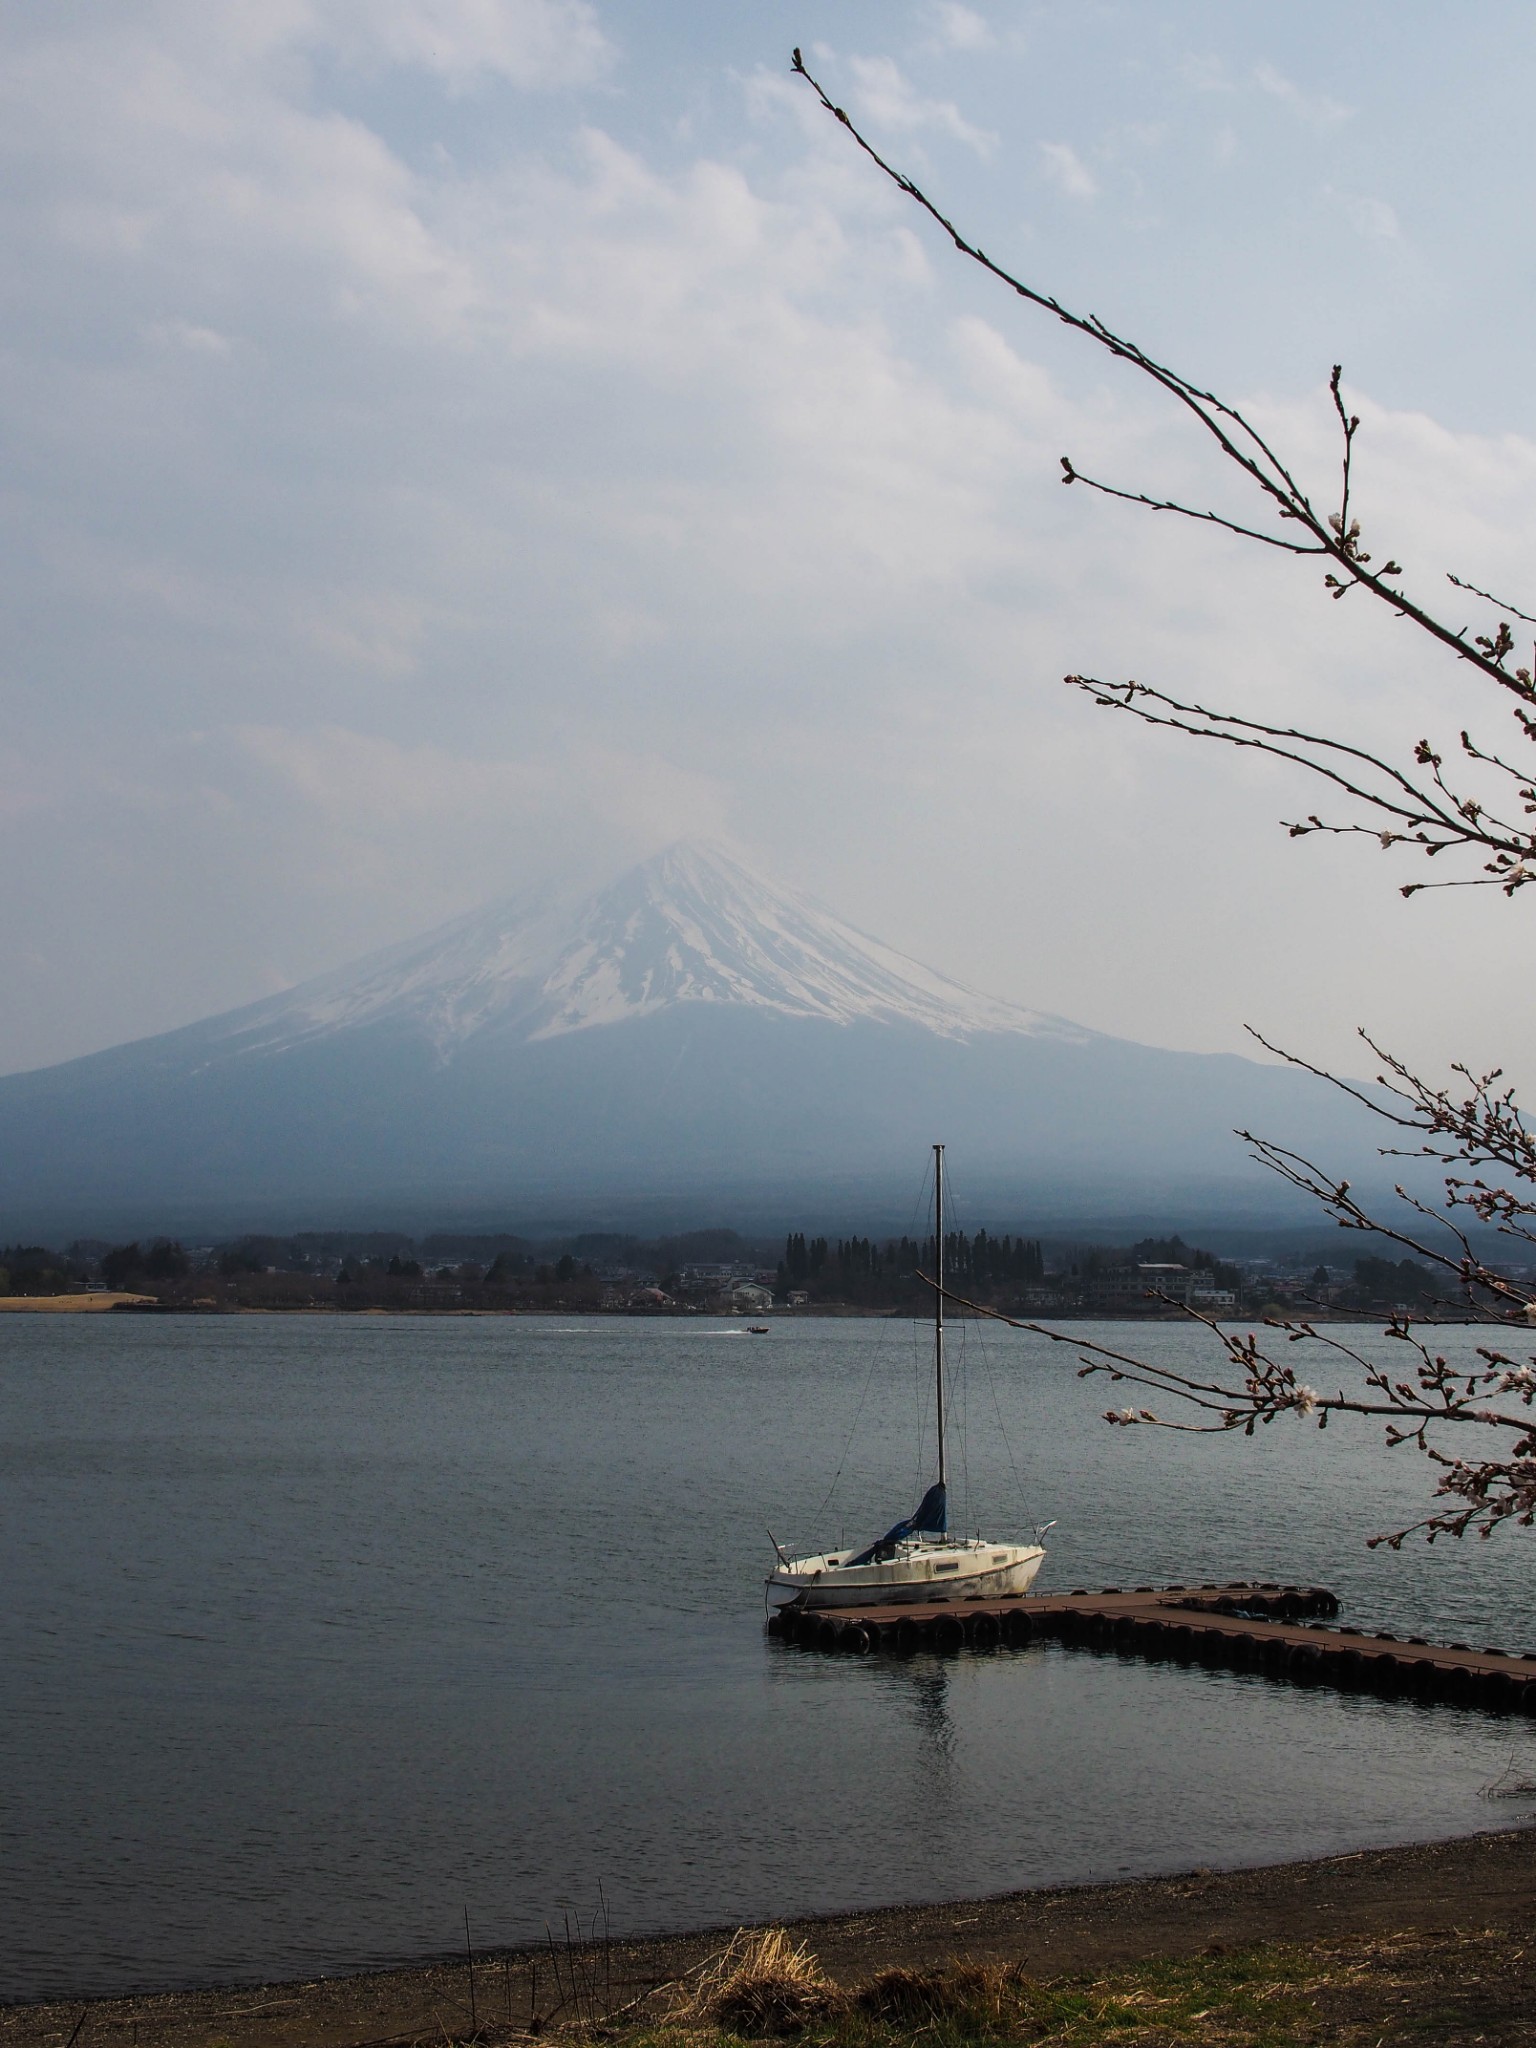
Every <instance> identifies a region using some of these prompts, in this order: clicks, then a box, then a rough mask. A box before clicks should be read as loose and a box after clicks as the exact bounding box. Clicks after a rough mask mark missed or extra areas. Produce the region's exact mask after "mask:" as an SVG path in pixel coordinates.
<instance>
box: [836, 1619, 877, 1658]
mask: <svg viewBox="0 0 1536 2048" xmlns="http://www.w3.org/2000/svg"><path fill="white" fill-rule="evenodd" d="M837 1647H838V1648H839V1649H840V1650H847V1651H849V1652H851V1654H852V1655H853V1656H855V1657H867V1656H868V1655H869V1653H870V1651H871V1650H872V1649H873V1648H874V1647H875V1639H874V1637H873V1636H872V1635H871V1634H870V1632H869V1630H868V1629H867V1628H866V1627H865V1626H864V1624H863V1622H862V1621H849V1622H845V1623H844V1624H843V1632H842V1634H841V1635H840V1636H839V1637H838V1640H837Z"/></svg>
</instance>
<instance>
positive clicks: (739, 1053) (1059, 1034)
mask: <svg viewBox="0 0 1536 2048" xmlns="http://www.w3.org/2000/svg"><path fill="white" fill-rule="evenodd" d="M1022 942H1025V943H1027V935H1026V936H1025V939H1024V940H1023V941H1022ZM1363 1120H1364V1118H1363V1112H1361V1113H1357V1121H1358V1122H1363ZM1234 1126H1242V1127H1247V1128H1250V1129H1262V1130H1265V1131H1268V1132H1272V1133H1274V1134H1275V1135H1277V1136H1280V1137H1282V1138H1283V1139H1284V1140H1285V1141H1286V1142H1288V1143H1293V1144H1295V1145H1296V1146H1297V1147H1298V1149H1300V1150H1303V1151H1307V1150H1310V1151H1311V1152H1312V1153H1313V1155H1314V1156H1315V1157H1317V1158H1319V1159H1320V1160H1324V1161H1327V1162H1328V1163H1329V1166H1330V1170H1335V1169H1336V1170H1338V1171H1340V1172H1341V1173H1345V1172H1347V1173H1349V1174H1350V1176H1351V1177H1352V1178H1356V1179H1358V1177H1359V1167H1360V1163H1361V1155H1362V1153H1364V1154H1365V1156H1366V1158H1367V1160H1368V1159H1369V1153H1368V1151H1367V1148H1366V1146H1365V1145H1364V1144H1362V1142H1361V1141H1360V1139H1359V1136H1358V1133H1356V1134H1355V1136H1354V1137H1353V1139H1351V1135H1350V1131H1349V1118H1348V1112H1347V1106H1345V1107H1343V1108H1341V1106H1340V1104H1339V1101H1338V1099H1337V1098H1336V1097H1335V1096H1334V1095H1333V1094H1332V1092H1331V1091H1328V1090H1325V1089H1323V1088H1322V1087H1320V1085H1319V1084H1317V1083H1315V1082H1313V1081H1311V1080H1309V1079H1308V1078H1307V1077H1306V1076H1304V1075H1298V1074H1295V1073H1292V1072H1290V1071H1287V1070H1284V1069H1277V1068H1274V1067H1266V1066H1259V1065H1256V1064H1254V1063H1253V1062H1251V1061H1248V1060H1241V1059H1233V1058H1229V1057H1217V1056H1213V1055H1206V1054H1196V1053H1174V1052H1163V1051H1158V1050H1156V1049H1154V1048H1151V1047H1147V1046H1139V1045H1132V1044H1129V1043H1127V1042H1126V1041H1124V1040H1122V1039H1114V1038H1109V1037H1106V1036H1104V1035H1103V1034H1102V1033H1098V1032H1093V1031H1087V1030H1084V1029H1082V1028H1081V1027H1079V1026H1077V1025H1073V1024H1069V1023H1066V1022H1065V1021H1064V1020H1062V1019H1061V1018H1058V1017H1053V1016H1050V1015H1047V1014H1044V1013H1041V1012H1038V1011H1035V1010H1030V1009H1024V1008H1021V1007H1019V1006H1016V1005H1014V1004H1010V1003H1004V1002H999V1001H997V1000H995V999H994V998H992V997H990V996H985V995H980V994H978V993H977V992H976V991H975V990H974V989H969V988H965V987H962V986H961V985H960V984H959V983H957V982H953V981H950V980H948V979H946V978H945V977H944V976H943V975H941V974H936V973H934V972H933V971H932V970H931V969H929V968H926V967H922V966H920V965H918V963H917V962H915V961H913V960H909V959H907V958H906V957H905V956H904V955H903V954H901V953H898V952H895V951H893V950H892V949H891V948H890V947H889V946H886V945H884V944H882V943H880V942H879V941H877V940H874V939H871V938H868V937H866V936H865V935H864V934H863V933H861V932H857V931H855V930H854V929H853V928H852V927H851V926H849V925H847V924H845V923H843V921H842V920H841V919H840V918H838V917H836V916H835V915H833V913H832V912H830V911H828V910H824V909H822V908H821V907H820V906H818V905H815V904H812V903H809V902H807V901H805V900H803V899H802V898H800V897H798V896H796V895H793V894H791V893H790V892H788V891H786V890H784V889H781V888H779V887H777V886H776V885H774V884H773V883H770V882H766V881H764V880H762V879H761V878H760V877H758V876H756V875H753V874H751V873H749V872H748V871H747V870H746V869H745V868H744V867H743V866H742V865H741V864H740V863H739V862H737V861H736V860H734V859H731V858H730V857H728V856H726V855H723V854H720V853H717V852H713V851H710V850H708V849H702V848H697V847H688V846H680V847H674V848H672V849H671V850H670V851H669V852H667V853H664V854H660V855H658V856H657V857H656V858H655V859H654V860H650V861H647V862H645V863H644V864H643V865H642V866H640V867H638V868H635V869H633V870H632V871H631V872H630V873H628V874H626V875H624V876H621V877H620V878H619V880H618V881H616V882H614V883H613V884H612V885H611V886H610V887H608V888H606V889H603V890H601V891H599V892H598V893H597V894H595V895H588V896H578V897H576V898H574V899H569V898H566V897H564V896H563V895H561V894H559V893H553V894H550V895H547V896H542V897H521V898H514V899H512V900H510V901H508V902H504V903H501V904H499V905H496V906H494V907H493V908H491V909H489V910H485V911H479V912H475V913H473V914H472V915H470V916H467V917H463V918H460V919H458V920H457V921H456V922H455V923H453V924H450V925H447V926H444V927H443V928H442V929H441V930H439V931H436V932H433V933H430V934H429V935H427V936H426V937H425V938H422V939H419V940H415V941H412V942H410V943H408V944H405V945H400V946H395V947H393V948H391V949H390V950H388V951H387V952H383V953H379V954H375V955H374V956H372V957H371V958H370V959H367V960H364V961H361V962H359V963H357V964H356V965H354V966H352V967H348V968H342V969H340V970H338V971H337V972H335V973H333V974H328V975H323V976H321V977H319V978H318V979H316V980H313V981H310V982H306V983H304V984H303V985H302V986H300V987H298V988H294V989H291V990H289V991H288V992H287V993H285V994H283V995H279V996H274V997H270V998H268V999H266V1000H265V1001H262V1002H259V1003H254V1004H251V1005H249V1006H248V1007H246V1008H244V1009H241V1010H237V1011H233V1012H231V1013H230V1014H228V1015H227V1016H222V1017H213V1018H209V1019H207V1020H205V1021H204V1022H202V1023H197V1024H190V1025H187V1026H185V1027H183V1028H182V1029H181V1030H179V1031H171V1032H167V1033H165V1034H163V1035H162V1036H160V1037H157V1038H149V1039H143V1040H141V1041H139V1042H138V1043H136V1044H132V1045H123V1046H118V1047H116V1048H114V1049H113V1050H112V1051H110V1052H104V1053H97V1054H94V1055H93V1056H91V1057H90V1058H88V1059H79V1060H72V1061H69V1062H68V1063H67V1064H65V1065H63V1066H58V1067H49V1068H44V1069H42V1070H41V1071H40V1072H37V1073H32V1074H13V1075H11V1076H9V1077H8V1078H4V1079H0V1242H4V1241H5V1239H6V1237H7V1236H11V1237H15V1236H21V1237H32V1238H34V1239H36V1240H38V1241H48V1240H55V1239H60V1238H63V1237H67V1236H70V1235H75V1234H80V1235H88V1236H91V1235H117V1234H130V1233H137V1232H142V1231H145V1230H149V1231H154V1230H177V1231H198V1232H201V1231H205V1230H206V1231H218V1230H222V1229H226V1228H262V1229H265V1228H274V1229H288V1228H297V1227H299V1226H300V1224H301V1223H304V1222H306V1221H307V1222H309V1223H312V1224H322V1223H325V1222H327V1221H348V1222H351V1223H354V1224H361V1223H365V1222H367V1220H368V1219H370V1218H372V1219H374V1220H376V1221H379V1222H386V1221H390V1220H396V1221H399V1220H402V1219H414V1220H416V1221H418V1222H419V1221H422V1220H427V1221H428V1222H430V1219H431V1218H432V1217H434V1216H435V1217H439V1218H463V1217H467V1216H471V1215H473V1216H476V1217H479V1218H481V1219H482V1220H483V1221H485V1222H488V1223H490V1224H492V1225H493V1226H494V1227H498V1228H506V1227H514V1228H515V1227H520V1226H524V1225H529V1224H533V1223H536V1222H538V1221H539V1220H540V1219H549V1218H551V1217H570V1216H573V1215H584V1216H587V1217H590V1218H599V1217H607V1218H609V1219H610V1221H611V1219H612V1218H613V1217H614V1216H615V1215H617V1214H621V1213H622V1214H624V1215H626V1216H628V1217H629V1218H631V1219H635V1218H636V1217H638V1216H639V1215H640V1214H642V1213H646V1212H647V1205H649V1213H650V1214H651V1215H652V1216H655V1215H656V1214H659V1213H663V1212H664V1213H666V1214H667V1215H669V1216H670V1217H672V1218H673V1219H679V1218H691V1219H692V1220H693V1221H695V1222H712V1221H714V1222H718V1221H730V1220H735V1221H737V1222H738V1223H739V1222H742V1221H744V1220H747V1219H749V1218H754V1217H755V1218H763V1217H772V1218H774V1219H775V1220H776V1221H777V1220H778V1219H783V1218H789V1219H793V1218H796V1217H798V1218H799V1219H800V1221H801V1222H802V1224H803V1223H804V1222H806V1221H807V1220H808V1219H809V1217H810V1216H811V1215H813V1214H819V1216H820V1217H821V1218H822V1220H823V1224H825V1223H827V1222H834V1223H839V1222H840V1223H842V1224H844V1225H845V1226H847V1227H856V1228H860V1229H871V1228H875V1227H879V1222H878V1219H879V1218H880V1216H882V1215H883V1216H884V1217H886V1218H887V1219H888V1220H894V1221H896V1222H898V1223H899V1222H900V1220H901V1216H903V1215H905V1213H906V1209H907V1207H908V1206H909V1205H910V1197H911V1190H912V1186H913V1177H914V1174H915V1173H917V1172H919V1171H920V1170H921V1162H922V1159H923V1158H924V1157H925V1156H926V1149H927V1147H928V1146H929V1145H930V1144H931V1143H932V1142H933V1141H934V1139H936V1138H943V1139H945V1140H946V1141H947V1142H948V1143H949V1145H950V1148H951V1152H950V1156H951V1160H952V1162H953V1164H954V1167H955V1169H956V1174H957V1178H958V1179H959V1180H960V1181H961V1183H962V1184H968V1185H969V1187H970V1188H971V1189H972V1190H973V1191H974V1192H977V1193H979V1192H980V1191H981V1190H982V1189H983V1188H986V1189H990V1190H991V1191H992V1194H991V1197H990V1201H991V1207H990V1211H989V1221H1001V1222H1004V1223H1007V1224H1010V1225H1012V1226H1017V1225H1018V1224H1019V1223H1020V1222H1021V1221H1022V1220H1023V1219H1025V1218H1034V1219H1036V1220H1037V1224H1038V1219H1040V1218H1041V1217H1044V1216H1050V1215H1053V1214H1054V1215H1056V1216H1072V1215H1077V1216H1082V1215H1085V1214H1088V1213H1092V1212H1093V1211H1095V1210H1097V1211H1099V1212H1101V1213H1102V1212H1103V1211H1104V1210H1105V1209H1110V1210H1113V1211H1118V1212H1120V1213H1123V1212H1124V1210H1125V1208H1126V1206H1127V1204H1131V1205H1136V1206H1138V1207H1139V1211H1140V1213H1143V1214H1150V1215H1152V1216H1154V1217H1163V1218H1174V1219H1176V1218H1177V1217H1178V1216H1180V1215H1183V1216H1185V1217H1187V1216H1189V1215H1190V1214H1191V1210H1190V1207H1189V1204H1190V1202H1191V1201H1194V1202H1195V1203H1196V1204H1197V1209H1196V1211H1195V1212H1194V1213H1197V1214H1199V1213H1203V1214H1207V1215H1208V1214H1210V1213H1211V1211H1212V1209H1213V1208H1214V1207H1216V1206H1218V1205H1219V1206H1221V1207H1222V1208H1223V1209H1224V1210H1230V1208H1231V1207H1232V1206H1233V1205H1234V1204H1240V1203H1243V1202H1246V1203H1248V1204H1250V1205H1252V1204H1253V1203H1255V1202H1259V1203H1268V1204H1269V1205H1270V1206H1271V1207H1272V1206H1273V1203H1274V1199H1275V1197H1274V1192H1273V1188H1272V1186H1271V1184H1270V1182H1269V1181H1268V1180H1267V1179H1266V1178H1265V1177H1264V1176H1263V1175H1261V1174H1259V1173H1258V1172H1257V1170H1256V1169H1255V1168H1253V1167H1252V1166H1251V1164H1250V1163H1249V1162H1247V1161H1246V1160H1245V1157H1244V1154H1243V1149H1242V1147H1241V1146H1240V1145H1238V1144H1236V1143H1235V1142H1234V1140H1233V1138H1232V1130H1233V1127H1234ZM829 1203H838V1204H841V1208H840V1209H838V1210H837V1213H836V1214H835V1216H829V1214H828V1204H829ZM1198 1205H1203V1207H1200V1206H1198ZM898 1208H899V1209H900V1214H899V1215H898V1214H897V1210H898Z"/></svg>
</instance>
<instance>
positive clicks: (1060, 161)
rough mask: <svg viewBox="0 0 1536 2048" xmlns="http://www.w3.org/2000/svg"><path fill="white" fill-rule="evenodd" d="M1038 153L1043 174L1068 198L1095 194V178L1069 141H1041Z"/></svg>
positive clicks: (1082, 197)
mask: <svg viewBox="0 0 1536 2048" xmlns="http://www.w3.org/2000/svg"><path fill="white" fill-rule="evenodd" d="M1040 155H1041V157H1042V158H1043V159H1044V162H1045V175H1046V176H1047V177H1048V178H1049V179H1050V181H1051V183H1052V184H1053V185H1054V186H1056V188H1057V190H1058V191H1061V192H1065V193H1066V195H1067V197H1068V198H1069V199H1092V198H1093V197H1094V196H1095V195H1096V194H1097V192H1098V189H1099V187H1098V182H1097V180H1096V179H1095V178H1094V175H1093V173H1092V172H1091V171H1090V170H1089V168H1088V166H1087V165H1086V164H1085V163H1084V162H1083V160H1082V158H1081V157H1080V156H1079V155H1078V153H1077V151H1076V150H1075V149H1074V148H1073V147H1072V145H1071V143H1070V142H1042V143H1041V144H1040Z"/></svg>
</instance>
